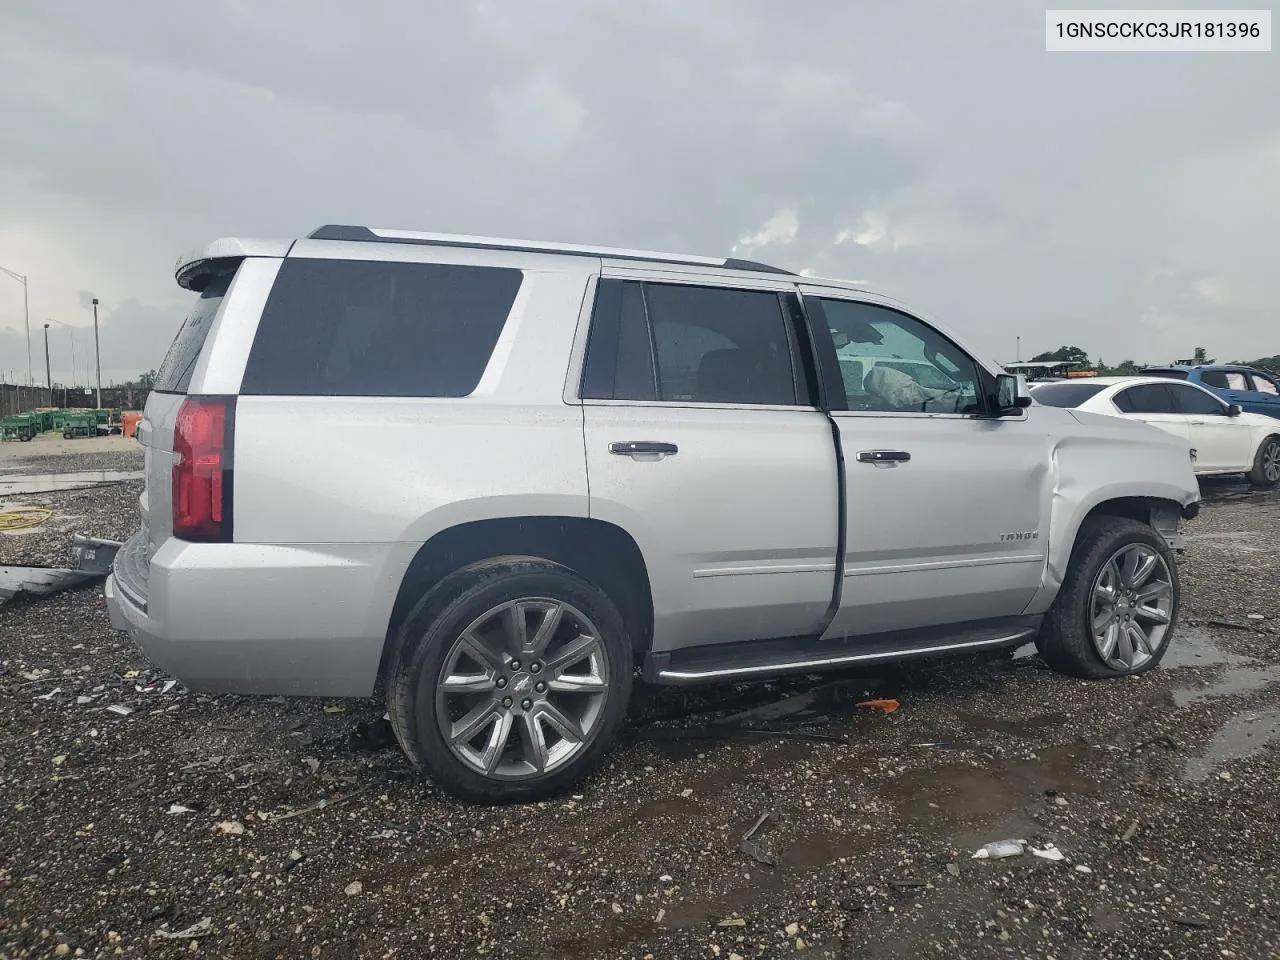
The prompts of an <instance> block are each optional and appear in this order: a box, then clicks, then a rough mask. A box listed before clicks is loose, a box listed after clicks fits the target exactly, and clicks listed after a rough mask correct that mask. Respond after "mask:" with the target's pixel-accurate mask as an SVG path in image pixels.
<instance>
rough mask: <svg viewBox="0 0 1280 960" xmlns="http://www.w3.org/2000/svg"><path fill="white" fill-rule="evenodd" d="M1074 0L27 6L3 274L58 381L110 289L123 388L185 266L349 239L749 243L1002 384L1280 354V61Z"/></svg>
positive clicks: (155, 351)
mask: <svg viewBox="0 0 1280 960" xmlns="http://www.w3.org/2000/svg"><path fill="white" fill-rule="evenodd" d="M1159 5H1160V6H1162V7H1166V8H1168V7H1173V6H1177V4H1176V3H1172V2H1170V0H1162V2H1161V3H1160V4H1159ZM1094 6H1097V7H1101V6H1108V5H1107V4H1100V3H1095V4H1094ZM1110 6H1117V7H1119V6H1127V4H1115V5H1110ZM1186 6H1197V7H1201V8H1203V7H1208V6H1213V4H1211V3H1209V2H1208V0H1199V2H1198V3H1195V4H1187V5H1186ZM1223 6H1232V5H1231V4H1224V5H1223ZM1045 7H1046V4H1045V3H1043V2H1042V3H1030V2H1022V0H982V2H978V0H930V2H925V0H806V2H804V3H795V2H783V0H622V2H610V0H543V2H537V3H530V2H527V0H478V2H461V0H460V2H442V0H436V2H422V0H417V2H411V0H365V2H362V3H352V2H350V0H273V2H258V0H200V2H199V3H196V2H188V0H128V2H125V0H121V2H116V3H103V2H101V0H0V265H2V266H4V267H7V268H9V269H10V270H15V271H18V272H20V273H25V274H28V275H29V277H30V296H31V320H32V341H33V363H34V366H35V368H36V370H37V378H38V379H41V380H42V379H43V361H44V348H43V340H42V337H43V323H44V321H45V318H48V317H52V318H54V319H57V320H60V321H62V322H63V323H65V324H70V325H72V326H74V327H76V328H77V331H76V332H75V334H74V340H75V344H76V350H77V354H78V360H79V365H80V373H79V375H78V379H79V380H81V382H83V380H84V375H85V374H84V368H85V361H86V358H87V356H88V355H89V351H91V349H92V341H93V338H92V328H91V321H92V316H91V314H90V312H89V309H88V299H89V297H91V296H97V297H99V298H100V299H101V301H102V307H101V310H102V314H101V316H102V341H103V346H102V351H103V368H104V369H103V377H104V380H109V379H117V380H119V379H127V378H130V377H132V376H134V375H136V374H137V373H138V372H140V371H143V370H146V369H149V368H152V367H155V366H157V365H158V364H159V361H160V359H161V358H162V357H163V355H164V352H165V350H166V349H167V347H168V343H169V341H170V340H171V339H172V336H173V334H174V332H175V331H176V329H177V326H178V324H179V323H180V320H181V317H182V316H183V315H184V313H185V311H186V309H187V303H188V300H189V297H190V295H189V294H186V293H184V292H183V291H182V290H180V289H179V288H178V287H177V286H175V285H174V283H173V280H172V266H173V261H174V259H175V257H176V256H177V255H178V253H180V252H182V251H184V250H186V249H188V248H190V247H193V246H197V245H201V244H203V243H205V242H207V241H208V240H210V239H213V238H214V237H218V236H223V235H228V234H240V235H260V236H281V237H295V236H299V235H302V234H304V233H306V232H309V231H310V230H311V229H313V228H315V227H316V226H318V225H320V224H322V223H360V224H369V225H374V226H384V227H405V228H414V229H423V230H432V231H447V232H459V233H478V234H490V235H498V236H512V237H522V238H534V239H559V240H568V241H577V242H586V243H593V242H594V243H602V244H610V245H617V246H633V247H646V248H653V249H666V250H674V251H681V252H690V253H701V254H709V255H728V254H729V253H730V251H731V250H732V249H733V248H735V246H736V248H737V255H739V256H749V257H753V258H755V259H760V260H765V261H769V262H773V263H776V264H778V265H780V266H785V267H788V268H791V269H794V270H802V269H806V270H811V271H813V272H815V273H818V274H821V275H826V276H836V277H843V278H851V279H865V280H869V281H871V282H873V283H874V284H875V285H876V286H877V287H880V288H883V289H885V290H887V291H888V292H891V293H893V294H895V295H897V296H899V297H901V298H902V299H904V300H906V301H908V302H909V303H912V304H915V305H917V306H919V307H920V308H921V309H923V310H926V311H929V312H931V313H933V314H935V315H937V316H939V317H940V318H942V319H944V320H945V321H947V322H948V323H950V324H951V325H952V326H954V327H956V328H957V329H959V330H961V331H963V332H964V333H965V334H966V335H967V336H968V337H969V339H970V340H971V341H972V342H973V343H975V344H976V345H977V346H978V347H979V348H980V349H982V350H985V351H986V352H987V353H988V354H989V355H990V356H991V357H992V358H994V359H995V360H997V361H1000V362H1007V361H1009V360H1012V359H1013V356H1014V349H1015V340H1014V338H1015V336H1021V337H1022V356H1023V359H1025V358H1026V357H1027V356H1029V355H1030V354H1031V353H1034V352H1037V351H1039V350H1043V349H1050V348H1053V347H1056V346H1058V345H1060V344H1062V343H1064V342H1065V343H1072V344H1078V345H1079V346H1082V347H1084V348H1085V349H1086V350H1088V351H1089V352H1090V354H1091V355H1093V356H1094V357H1098V356H1099V355H1100V356H1101V357H1102V358H1103V359H1104V360H1105V361H1107V362H1109V363H1115V362H1118V361H1119V360H1121V359H1124V358H1135V359H1138V360H1140V361H1141V360H1145V361H1149V362H1160V361H1169V360H1173V359H1175V358H1179V357H1184V356H1189V355H1190V354H1191V351H1192V348H1193V347H1194V346H1197V345H1204V346H1206V347H1207V348H1208V350H1209V353H1210V355H1211V356H1217V357H1219V358H1220V359H1240V358H1253V357H1257V356H1261V355H1269V354H1274V353H1277V352H1280V311H1278V310H1277V305H1278V304H1280V270H1278V269H1277V268H1276V253H1277V244H1276V234H1277V231H1278V230H1280V108H1278V107H1277V104H1278V103H1280V64H1278V63H1277V61H1276V57H1277V56H1280V53H1251V54H1060V53H1059V54H1048V53H1046V52H1045V50H1044V36H1045V33H1044V31H1045V27H1044V22H1045V21H1044V11H1045ZM71 340H72V335H71V334H69V333H68V332H67V331H66V330H65V329H63V328H61V327H57V326H55V327H53V328H52V329H51V339H50V342H51V346H52V352H53V370H54V379H55V380H59V379H66V378H67V377H69V376H70V373H71V363H70V353H71V349H70V347H71ZM25 370H26V346H25V338H24V335H23V333H22V288H21V286H20V285H19V284H18V283H16V282H13V281H11V280H9V279H8V278H7V277H3V276H0V371H3V375H4V377H5V379H10V376H11V375H10V371H14V372H15V373H17V374H18V375H19V376H20V377H21V376H25Z"/></svg>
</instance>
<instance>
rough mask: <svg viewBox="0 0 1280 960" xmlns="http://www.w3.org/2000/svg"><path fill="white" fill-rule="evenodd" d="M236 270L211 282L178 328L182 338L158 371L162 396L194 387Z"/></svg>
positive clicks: (158, 383)
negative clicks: (207, 342) (204, 351)
mask: <svg viewBox="0 0 1280 960" xmlns="http://www.w3.org/2000/svg"><path fill="white" fill-rule="evenodd" d="M233 276H235V270H229V271H228V272H226V273H224V274H222V275H221V276H216V277H214V278H213V279H212V280H210V281H209V284H208V286H206V287H205V288H204V290H203V291H202V292H201V294H200V299H199V300H197V301H196V303H195V306H193V307H192V308H191V312H190V313H189V314H187V319H186V320H184V321H183V323H182V326H181V327H179V328H178V335H177V336H176V337H174V338H173V343H172V345H171V346H170V347H169V352H168V353H167V354H165V358H164V362H163V363H161V364H160V369H159V370H157V371H156V383H155V387H154V389H155V390H158V391H159V392H160V393H186V392H187V387H188V386H190V384H191V375H192V374H193V373H194V372H195V369H196V363H197V362H198V361H199V359H200V351H201V350H203V349H204V342H205V340H207V339H208V337H209V331H210V330H211V329H212V328H213V318H214V317H215V316H217V314H218V308H219V307H220V306H222V298H223V297H224V296H225V295H226V292H227V287H229V286H230V285H231V278H232V277H233Z"/></svg>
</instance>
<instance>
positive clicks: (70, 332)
mask: <svg viewBox="0 0 1280 960" xmlns="http://www.w3.org/2000/svg"><path fill="white" fill-rule="evenodd" d="M49 323H56V324H57V325H58V326H60V327H62V328H63V329H64V330H66V331H67V339H68V340H69V341H71V386H73V387H74V386H75V385H76V331H75V327H73V326H71V325H70V324H67V323H63V322H62V321H61V320H55V319H53V317H50V318H49ZM49 323H46V324H45V326H46V327H48V326H49ZM49 402H50V403H53V395H52V394H50V396H49ZM62 406H63V407H64V408H65V407H66V406H67V385H66V383H63V384H62Z"/></svg>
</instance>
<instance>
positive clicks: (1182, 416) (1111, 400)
mask: <svg viewBox="0 0 1280 960" xmlns="http://www.w3.org/2000/svg"><path fill="white" fill-rule="evenodd" d="M1031 396H1032V398H1033V399H1034V400H1035V401H1036V402H1037V403H1043V404H1045V405H1046V406H1050V407H1067V408H1070V409H1074V410H1080V411H1083V412H1087V413H1101V414H1105V415H1107V416H1111V417H1124V418H1125V419H1127V420H1141V421H1143V422H1144V423H1149V424H1151V425H1152V426H1153V427H1159V428H1160V429H1161V430H1163V431H1165V432H1166V433H1171V434H1173V435H1174V436H1175V437H1178V438H1180V439H1185V440H1186V441H1187V443H1188V445H1189V446H1190V447H1191V449H1192V452H1193V455H1194V457H1195V472H1196V474H1197V475H1198V476H1213V475H1221V474H1232V473H1243V474H1245V475H1246V476H1248V478H1249V482H1250V483H1252V484H1254V485H1255V486H1259V487H1274V486H1275V485H1276V484H1277V483H1280V422H1277V420H1276V418H1275V417H1265V416H1262V415H1261V414H1257V413H1245V412H1243V411H1242V410H1241V409H1240V408H1239V407H1238V406H1236V405H1235V404H1228V403H1224V402H1223V401H1222V400H1220V399H1219V398H1218V397H1217V396H1216V395H1215V394H1213V393H1212V392H1210V391H1209V390H1206V389H1204V388H1203V387H1200V386H1197V385H1196V384H1194V383H1187V382H1179V381H1176V380H1168V379H1164V378H1160V377H1090V378H1088V379H1083V378H1082V379H1079V380H1063V381H1059V382H1057V383H1042V384H1040V385H1038V386H1033V387H1032V388H1031Z"/></svg>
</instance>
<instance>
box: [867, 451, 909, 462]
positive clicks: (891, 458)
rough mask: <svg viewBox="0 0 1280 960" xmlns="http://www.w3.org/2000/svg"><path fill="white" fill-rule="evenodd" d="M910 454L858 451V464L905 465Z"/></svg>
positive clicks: (903, 452) (904, 452)
mask: <svg viewBox="0 0 1280 960" xmlns="http://www.w3.org/2000/svg"><path fill="white" fill-rule="evenodd" d="M910 459H911V454H909V453H907V451H905V450H859V451H858V462H859V463H906V462H907V461H908V460H910Z"/></svg>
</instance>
